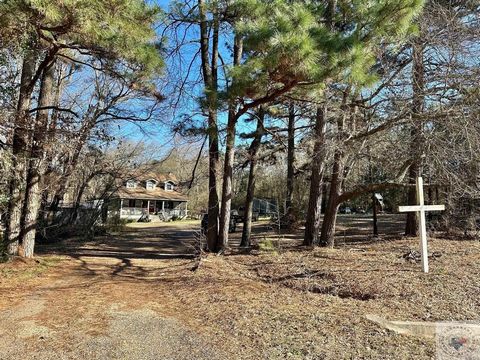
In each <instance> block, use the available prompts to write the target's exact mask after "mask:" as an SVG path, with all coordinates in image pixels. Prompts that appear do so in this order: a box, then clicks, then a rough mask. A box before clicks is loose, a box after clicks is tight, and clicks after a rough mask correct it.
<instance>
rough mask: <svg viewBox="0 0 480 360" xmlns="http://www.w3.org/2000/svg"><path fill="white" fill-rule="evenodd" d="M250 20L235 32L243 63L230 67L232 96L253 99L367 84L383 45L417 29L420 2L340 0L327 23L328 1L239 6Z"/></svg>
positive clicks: (280, 0)
mask: <svg viewBox="0 0 480 360" xmlns="http://www.w3.org/2000/svg"><path fill="white" fill-rule="evenodd" d="M240 3H241V4H242V5H241V6H242V7H243V8H244V9H246V8H250V11H245V10H244V11H245V13H247V14H248V16H247V17H246V18H245V19H244V21H242V22H239V23H238V24H237V26H236V29H235V30H236V31H237V32H239V33H240V34H241V35H242V36H243V38H244V53H245V55H244V59H245V61H244V62H243V63H242V65H240V66H236V67H235V68H233V69H231V72H230V74H231V76H232V78H234V81H233V84H235V86H234V87H233V88H232V89H231V92H232V93H233V95H234V96H247V97H252V98H255V97H256V96H257V94H258V93H265V92H268V91H269V90H271V89H272V88H280V87H284V86H289V85H294V86H297V85H311V84H317V85H320V86H321V85H323V84H324V83H325V82H326V81H328V80H332V79H336V80H337V81H341V82H344V81H348V82H355V83H359V84H369V83H372V82H373V81H374V80H375V76H374V74H373V73H372V71H371V69H372V66H373V64H374V62H375V49H376V48H378V46H379V45H382V44H385V43H391V42H392V41H398V40H401V39H402V38H405V37H406V36H408V35H409V34H411V33H412V32H414V31H415V29H414V27H413V26H412V25H411V24H412V20H413V18H414V17H415V16H416V15H417V14H418V13H419V12H420V11H421V9H422V5H423V1H422V0H395V1H393V0H378V1H377V0H375V1H366V0H353V1H350V0H349V1H346V0H344V1H339V2H338V3H337V6H336V8H335V11H334V13H333V14H332V15H333V18H332V19H331V22H332V23H333V26H329V25H327V19H326V9H327V5H328V4H327V1H284V0H274V1H254V0H246V1H242V2H240Z"/></svg>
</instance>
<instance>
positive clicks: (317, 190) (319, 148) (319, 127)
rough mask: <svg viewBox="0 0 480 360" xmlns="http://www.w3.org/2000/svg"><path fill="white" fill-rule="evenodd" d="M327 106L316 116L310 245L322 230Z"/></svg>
mask: <svg viewBox="0 0 480 360" xmlns="http://www.w3.org/2000/svg"><path fill="white" fill-rule="evenodd" d="M325 117H326V107H325V106H322V107H318V108H317V113H316V116H315V130H314V136H315V143H314V147H313V159H312V174H311V177H310V195H309V197H308V210H307V219H306V222H305V236H304V239H303V244H304V245H307V246H310V245H315V244H316V243H317V239H318V234H319V231H320V214H321V206H322V178H323V171H324V168H325V130H326V119H325Z"/></svg>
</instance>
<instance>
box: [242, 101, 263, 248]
mask: <svg viewBox="0 0 480 360" xmlns="http://www.w3.org/2000/svg"><path fill="white" fill-rule="evenodd" d="M264 119H265V112H264V110H263V108H260V109H259V110H258V120H257V129H256V131H255V138H254V139H253V141H252V144H251V145H250V148H249V149H248V155H249V157H250V171H249V173H248V185H247V196H246V199H245V212H244V214H243V230H242V241H241V243H240V246H241V247H250V245H251V241H250V239H251V233H252V214H253V198H254V196H255V180H256V177H255V168H256V165H257V157H258V150H259V149H260V145H261V142H262V136H263V135H264V133H265V129H264V127H263V121H264Z"/></svg>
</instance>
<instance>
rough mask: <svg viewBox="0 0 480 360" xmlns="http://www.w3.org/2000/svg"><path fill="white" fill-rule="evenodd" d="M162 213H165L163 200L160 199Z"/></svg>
mask: <svg viewBox="0 0 480 360" xmlns="http://www.w3.org/2000/svg"><path fill="white" fill-rule="evenodd" d="M162 213H165V201H163V200H162Z"/></svg>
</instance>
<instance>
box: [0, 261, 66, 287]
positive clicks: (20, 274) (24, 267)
mask: <svg viewBox="0 0 480 360" xmlns="http://www.w3.org/2000/svg"><path fill="white" fill-rule="evenodd" d="M64 260H65V257H62V256H57V255H52V256H42V257H38V258H36V259H32V260H30V259H21V258H14V259H12V260H11V261H8V262H6V263H4V264H0V278H1V279H2V280H9V279H12V278H14V279H15V280H19V281H20V280H28V279H31V278H34V277H38V276H40V275H41V274H43V273H44V272H46V271H47V270H48V269H50V268H52V267H54V266H56V265H58V264H59V263H61V262H62V261H64Z"/></svg>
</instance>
